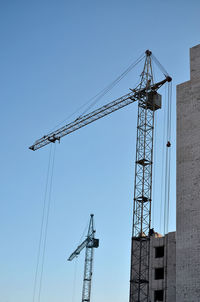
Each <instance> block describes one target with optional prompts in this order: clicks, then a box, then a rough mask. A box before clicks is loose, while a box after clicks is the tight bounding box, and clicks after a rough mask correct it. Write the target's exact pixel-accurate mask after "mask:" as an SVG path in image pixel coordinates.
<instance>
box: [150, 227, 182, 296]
mask: <svg viewBox="0 0 200 302" xmlns="http://www.w3.org/2000/svg"><path fill="white" fill-rule="evenodd" d="M175 236H176V233H175V232H171V233H168V234H167V235H166V236H161V235H160V234H158V233H154V234H153V235H152V236H151V240H150V276H149V280H150V284H149V289H150V301H151V302H156V301H165V302H175V301H176V238H175Z"/></svg>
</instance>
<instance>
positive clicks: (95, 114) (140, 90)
mask: <svg viewBox="0 0 200 302" xmlns="http://www.w3.org/2000/svg"><path fill="white" fill-rule="evenodd" d="M151 57H153V58H154V61H155V60H156V59H155V57H154V56H153V55H152V53H151V51H149V50H147V51H146V57H145V64H144V69H143V72H142V74H141V81H140V84H139V85H138V86H137V87H136V88H135V89H131V92H130V93H128V94H126V95H124V96H122V97H120V98H118V99H116V100H114V101H112V102H110V103H108V104H106V105H104V106H102V107H100V108H99V109H96V110H94V111H92V112H90V113H88V114H86V115H83V116H80V117H78V118H77V119H76V120H74V121H73V122H71V123H69V124H67V125H65V126H64V127H62V128H60V129H58V130H56V131H54V132H51V133H49V134H48V135H45V136H43V137H42V138H40V139H39V140H37V141H36V142H35V143H34V144H33V145H32V146H30V147H29V149H31V150H33V151H35V150H37V149H39V148H42V147H44V146H45V145H47V144H50V143H55V142H56V141H60V139H61V138H62V137H63V136H65V135H68V134H70V133H71V132H74V131H76V130H78V129H80V128H82V127H84V126H86V125H88V124H90V123H92V122H94V121H96V120H98V119H100V118H102V117H104V116H106V115H108V114H110V113H112V112H114V111H117V110H119V109H120V108H123V107H125V106H127V105H129V104H132V103H133V102H135V101H138V121H137V142H136V162H135V184H134V209H133V230H132V245H131V270H130V296H129V302H149V247H150V225H151V199H152V164H153V129H154V113H155V111H156V110H157V109H160V108H161V96H160V95H159V94H158V93H157V90H158V89H159V88H160V87H161V86H162V85H163V84H165V83H166V82H170V81H171V80H172V79H171V77H170V76H168V74H167V73H165V79H164V80H162V81H160V82H158V83H156V84H154V82H153V73H152V65H151ZM156 61H157V60H156ZM156 61H155V62H156ZM156 63H159V62H158V61H157V62H156ZM160 66H161V64H160ZM85 244H87V242H85ZM86 259H92V250H89V247H88V249H87V248H86ZM88 266H90V261H89V260H88V261H87V265H86V266H85V270H86V271H89V269H88ZM85 278H86V279H85V281H87V280H90V276H87V277H85ZM87 291H90V289H89V288H88V289H87ZM84 301H88V300H84Z"/></svg>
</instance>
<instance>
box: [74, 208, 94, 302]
mask: <svg viewBox="0 0 200 302" xmlns="http://www.w3.org/2000/svg"><path fill="white" fill-rule="evenodd" d="M93 216H94V215H93V214H91V215H90V223H89V228H88V233H87V237H86V239H85V240H84V241H83V242H82V243H81V244H80V245H79V246H78V247H77V248H76V250H75V251H74V252H73V253H72V254H71V255H70V257H69V258H68V261H71V260H73V259H74V258H75V257H77V256H78V255H79V254H80V252H81V251H82V250H83V249H84V248H86V249H85V265H84V277H83V291H82V302H90V293H91V283H92V268H93V267H92V266H93V254H94V248H97V247H99V239H96V238H95V232H96V231H95V230H94V219H93Z"/></svg>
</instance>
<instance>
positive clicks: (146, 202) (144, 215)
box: [129, 51, 161, 302]
mask: <svg viewBox="0 0 200 302" xmlns="http://www.w3.org/2000/svg"><path fill="white" fill-rule="evenodd" d="M141 76H142V78H141V83H140V85H141V88H142V87H143V88H145V91H146V93H145V95H142V96H141V98H140V99H139V100H138V120H137V141H136V161H135V183H134V205H133V230H132V244H131V271H130V297H129V302H139V301H140V302H148V301H149V255H150V226H151V201H152V164H153V130H154V113H155V111H156V110H157V109H159V108H161V96H160V95H159V94H154V93H153V94H152V90H151V85H153V73H152V66H151V52H150V51H146V60H145V65H144V69H143V72H142V75H141ZM155 97H156V99H157V100H156V99H155V101H154V100H153V99H154V98H155ZM155 104H156V106H155Z"/></svg>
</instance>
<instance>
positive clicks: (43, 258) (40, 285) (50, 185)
mask: <svg viewBox="0 0 200 302" xmlns="http://www.w3.org/2000/svg"><path fill="white" fill-rule="evenodd" d="M55 151H56V144H54V150H53V157H52V166H51V176H50V184H49V198H48V204H47V214H46V224H45V229H44V245H43V252H42V263H41V274H40V281H39V292H38V302H40V298H41V290H42V281H43V272H44V261H45V252H46V244H47V234H48V226H49V214H50V208H51V196H52V185H53V172H54V163H55Z"/></svg>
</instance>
